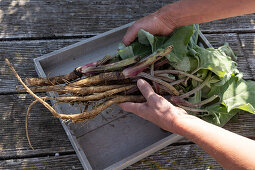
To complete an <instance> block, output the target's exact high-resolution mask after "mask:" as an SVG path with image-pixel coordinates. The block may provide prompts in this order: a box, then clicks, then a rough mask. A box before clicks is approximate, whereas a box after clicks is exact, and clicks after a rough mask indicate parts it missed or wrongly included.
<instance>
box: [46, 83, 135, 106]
mask: <svg viewBox="0 0 255 170" xmlns="http://www.w3.org/2000/svg"><path fill="white" fill-rule="evenodd" d="M133 87H136V86H135V85H129V86H127V87H121V88H118V89H113V90H109V91H106V92H103V93H98V94H94V95H90V96H84V97H79V96H61V97H41V99H44V100H56V101H58V102H62V103H70V102H78V101H79V102H86V101H94V100H101V99H104V98H106V97H109V96H112V95H113V94H117V93H120V92H123V91H126V90H129V89H131V88H133Z"/></svg>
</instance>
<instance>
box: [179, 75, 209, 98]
mask: <svg viewBox="0 0 255 170" xmlns="http://www.w3.org/2000/svg"><path fill="white" fill-rule="evenodd" d="M211 75H212V72H209V75H208V76H207V77H206V79H205V81H204V82H203V83H202V84H201V85H199V86H198V87H196V88H194V89H193V90H191V91H189V92H187V93H185V94H183V95H181V96H180V98H187V97H189V96H190V95H192V94H194V93H196V92H197V91H199V90H201V89H202V88H203V87H204V86H205V85H206V84H207V83H208V82H209V81H210V79H211Z"/></svg>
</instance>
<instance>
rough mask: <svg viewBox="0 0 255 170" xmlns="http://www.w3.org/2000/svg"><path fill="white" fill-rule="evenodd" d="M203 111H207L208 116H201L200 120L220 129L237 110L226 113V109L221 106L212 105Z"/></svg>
mask: <svg viewBox="0 0 255 170" xmlns="http://www.w3.org/2000/svg"><path fill="white" fill-rule="evenodd" d="M205 109H206V110H208V111H209V114H208V115H205V116H203V117H202V119H204V120H205V121H207V122H210V123H212V124H215V125H217V126H220V127H222V126H224V125H225V124H226V123H227V122H228V121H229V120H230V119H231V118H232V117H234V116H235V115H236V114H237V113H238V110H232V111H230V112H228V111H227V108H226V107H225V106H223V105H213V106H209V107H207V108H205Z"/></svg>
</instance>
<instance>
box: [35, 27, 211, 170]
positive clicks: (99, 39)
mask: <svg viewBox="0 0 255 170" xmlns="http://www.w3.org/2000/svg"><path fill="white" fill-rule="evenodd" d="M131 24H132V23H130V24H127V25H124V26H121V27H119V28H116V29H113V30H111V31H108V32H105V33H103V34H100V35H98V36H95V37H92V38H89V39H86V40H84V41H81V42H78V43H76V44H73V45H70V46H68V47H65V48H62V49H60V50H57V51H54V52H52V53H49V54H46V55H44V56H41V57H38V58H35V59H34V62H35V68H36V71H37V73H38V75H39V76H40V77H46V75H47V76H54V75H62V74H66V73H69V72H71V71H72V70H73V69H74V68H75V67H78V66H81V65H84V64H86V63H90V62H92V61H97V60H98V59H100V58H102V57H103V56H105V55H106V54H109V55H113V54H114V53H115V52H116V50H117V48H118V44H119V43H120V42H121V39H122V37H123V36H124V34H125V32H126V31H127V28H128V27H129V26H130V25H131ZM199 44H200V45H201V46H204V47H210V44H209V42H208V41H207V40H206V38H205V37H204V36H203V35H202V34H201V33H200V36H199ZM49 95H51V96H54V95H55V94H54V93H49ZM52 103H54V101H52ZM80 107H82V106H70V105H68V104H60V105H57V106H56V110H57V111H58V112H59V113H78V112H80ZM60 122H61V124H62V126H63V127H64V129H65V132H66V134H67V136H68V138H69V140H70V142H71V144H72V146H73V148H74V150H75V151H76V154H77V156H78V158H79V159H80V161H81V164H82V166H83V168H84V169H97V170H98V169H123V168H125V167H127V166H129V165H131V164H133V163H135V162H137V161H139V160H141V159H143V158H144V157H146V156H148V155H150V154H152V153H154V152H156V151H158V150H160V149H162V148H164V147H166V146H167V145H169V144H171V143H174V142H176V141H178V140H180V139H181V138H182V137H181V136H179V135H176V134H172V133H170V132H164V131H162V130H161V129H160V128H159V127H158V126H156V125H154V124H152V123H150V122H148V121H146V120H144V119H142V118H140V117H138V116H136V115H134V114H132V113H127V112H123V111H122V110H120V108H119V107H118V106H113V107H111V108H109V109H107V110H106V111H104V112H102V113H101V114H100V115H99V116H97V117H96V118H95V119H93V120H90V121H88V122H84V123H76V124H73V123H71V122H67V121H63V120H60Z"/></svg>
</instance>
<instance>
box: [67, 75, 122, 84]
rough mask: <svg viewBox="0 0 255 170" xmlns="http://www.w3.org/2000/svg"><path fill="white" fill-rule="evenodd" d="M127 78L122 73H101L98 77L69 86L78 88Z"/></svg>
mask: <svg viewBox="0 0 255 170" xmlns="http://www.w3.org/2000/svg"><path fill="white" fill-rule="evenodd" d="M124 79H125V77H124V75H123V74H122V73H121V72H108V73H100V74H98V75H96V76H92V77H88V78H85V79H82V80H79V81H76V82H73V83H70V84H69V86H73V87H75V86H76V87H77V86H80V87H82V86H88V85H94V84H98V83H101V82H105V81H111V80H124Z"/></svg>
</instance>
